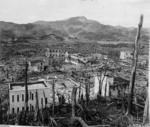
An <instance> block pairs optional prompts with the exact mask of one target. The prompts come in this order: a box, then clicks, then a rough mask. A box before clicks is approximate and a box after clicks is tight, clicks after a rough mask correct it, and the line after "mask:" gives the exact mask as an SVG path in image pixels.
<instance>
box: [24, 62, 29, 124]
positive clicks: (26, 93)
mask: <svg viewBox="0 0 150 127" xmlns="http://www.w3.org/2000/svg"><path fill="white" fill-rule="evenodd" d="M25 66H26V69H25V114H24V124H26V114H27V107H28V84H27V80H28V63H27V61H26V65H25Z"/></svg>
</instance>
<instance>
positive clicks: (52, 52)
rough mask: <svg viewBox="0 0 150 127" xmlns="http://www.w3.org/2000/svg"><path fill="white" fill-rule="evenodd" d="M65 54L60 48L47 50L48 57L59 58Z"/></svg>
mask: <svg viewBox="0 0 150 127" xmlns="http://www.w3.org/2000/svg"><path fill="white" fill-rule="evenodd" d="M64 54H65V52H64V51H63V50H62V49H59V48H47V49H46V53H45V55H46V56H47V57H53V58H59V57H63V56H64Z"/></svg>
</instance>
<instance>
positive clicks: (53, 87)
mask: <svg viewBox="0 0 150 127" xmlns="http://www.w3.org/2000/svg"><path fill="white" fill-rule="evenodd" d="M52 90H53V112H52V116H53V117H54V115H55V79H53V84H52Z"/></svg>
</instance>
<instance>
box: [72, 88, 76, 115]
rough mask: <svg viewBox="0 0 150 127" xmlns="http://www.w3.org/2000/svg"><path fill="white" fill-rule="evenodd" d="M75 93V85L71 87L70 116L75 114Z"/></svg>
mask: <svg viewBox="0 0 150 127" xmlns="http://www.w3.org/2000/svg"><path fill="white" fill-rule="evenodd" d="M76 93H77V87H73V89H72V96H71V105H72V117H75V115H76V110H75V106H76Z"/></svg>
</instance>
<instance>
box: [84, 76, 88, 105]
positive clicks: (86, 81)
mask: <svg viewBox="0 0 150 127" xmlns="http://www.w3.org/2000/svg"><path fill="white" fill-rule="evenodd" d="M85 90H86V106H88V104H89V83H88V79H87V78H86V80H85Z"/></svg>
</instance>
